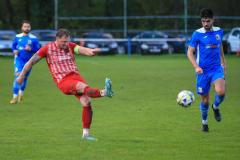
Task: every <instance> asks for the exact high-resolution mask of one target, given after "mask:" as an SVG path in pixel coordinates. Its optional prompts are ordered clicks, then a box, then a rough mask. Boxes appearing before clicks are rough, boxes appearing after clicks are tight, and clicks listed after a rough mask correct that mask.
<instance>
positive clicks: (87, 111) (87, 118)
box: [82, 106, 93, 128]
mask: <svg viewBox="0 0 240 160" xmlns="http://www.w3.org/2000/svg"><path fill="white" fill-rule="evenodd" d="M92 115H93V112H92V107H91V106H84V107H83V110H82V125H83V128H90V126H91V123H92Z"/></svg>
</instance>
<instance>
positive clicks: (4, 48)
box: [0, 30, 17, 56]
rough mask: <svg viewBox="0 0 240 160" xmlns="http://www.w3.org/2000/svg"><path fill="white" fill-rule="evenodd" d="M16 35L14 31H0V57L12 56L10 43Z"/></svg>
mask: <svg viewBox="0 0 240 160" xmlns="http://www.w3.org/2000/svg"><path fill="white" fill-rule="evenodd" d="M16 34H17V33H16V32H15V31H11V30H0V55H3V56H10V55H13V52H12V42H13V39H14V38H15V36H16Z"/></svg>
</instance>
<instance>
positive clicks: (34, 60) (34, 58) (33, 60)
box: [16, 54, 42, 84]
mask: <svg viewBox="0 0 240 160" xmlns="http://www.w3.org/2000/svg"><path fill="white" fill-rule="evenodd" d="M41 59H42V57H40V56H39V55H38V54H34V55H33V56H32V58H31V59H30V60H29V61H28V62H27V63H26V64H25V65H24V67H23V70H22V72H21V73H20V75H19V76H18V78H17V79H16V81H17V82H18V83H19V84H21V83H22V82H23V80H24V78H25V75H26V74H27V72H29V71H30V69H31V68H32V66H33V65H34V64H36V63H37V62H38V61H40V60H41Z"/></svg>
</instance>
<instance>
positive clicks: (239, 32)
mask: <svg viewBox="0 0 240 160" xmlns="http://www.w3.org/2000/svg"><path fill="white" fill-rule="evenodd" d="M224 43H225V44H224ZM223 46H225V47H223V48H225V50H226V52H227V53H233V52H238V51H240V27H237V28H233V29H232V30H231V31H230V33H228V34H225V36H224V37H223Z"/></svg>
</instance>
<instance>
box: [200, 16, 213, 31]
mask: <svg viewBox="0 0 240 160" xmlns="http://www.w3.org/2000/svg"><path fill="white" fill-rule="evenodd" d="M201 22H202V26H203V28H204V29H205V30H207V31H210V30H211V29H212V26H213V22H214V20H213V19H212V18H202V19H201Z"/></svg>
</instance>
